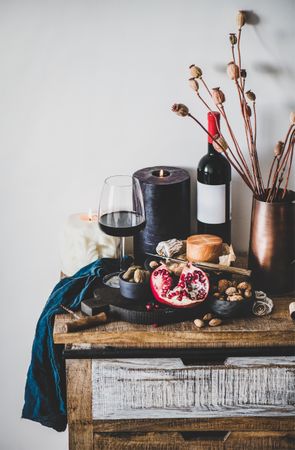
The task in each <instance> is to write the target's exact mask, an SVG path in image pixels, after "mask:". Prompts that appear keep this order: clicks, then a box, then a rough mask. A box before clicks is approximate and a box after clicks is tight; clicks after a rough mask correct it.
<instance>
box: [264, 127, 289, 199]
mask: <svg viewBox="0 0 295 450" xmlns="http://www.w3.org/2000/svg"><path fill="white" fill-rule="evenodd" d="M294 133H295V129H294V124H291V125H290V126H289V129H288V131H287V134H286V138H285V141H284V147H283V150H282V153H281V155H280V158H279V160H278V162H277V168H276V170H275V172H274V175H273V180H272V186H271V188H270V190H269V191H268V195H267V199H266V201H274V199H275V198H276V194H277V192H278V190H279V187H280V185H281V183H282V181H283V176H284V173H285V166H286V164H287V161H288V156H289V152H290V151H291V149H292V148H294ZM288 141H289V142H288ZM286 149H287V150H286ZM280 172H281V175H280ZM279 175H280V176H279ZM278 180H279V181H278ZM277 181H278V186H277ZM288 181H289V179H288Z"/></svg>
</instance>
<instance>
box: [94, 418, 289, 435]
mask: <svg viewBox="0 0 295 450" xmlns="http://www.w3.org/2000/svg"><path fill="white" fill-rule="evenodd" d="M93 430H94V432H96V433H112V432H113V433H114V432H116V433H120V432H124V431H129V432H137V431H139V432H144V431H146V432H147V431H154V432H156V431H166V432H168V431H228V430H231V431H251V432H255V431H264V432H269V431H274V430H276V431H282V432H290V431H295V420H294V416H283V417H282V416H281V417H280V416H276V417H264V416H254V417H253V416H252V417H209V418H208V417H196V418H193V419H158V418H157V419H137V420H127V419H123V420H95V421H94V422H93Z"/></svg>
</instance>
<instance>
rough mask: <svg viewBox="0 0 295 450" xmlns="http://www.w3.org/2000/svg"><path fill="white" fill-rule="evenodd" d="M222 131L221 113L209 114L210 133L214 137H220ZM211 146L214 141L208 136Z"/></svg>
mask: <svg viewBox="0 0 295 450" xmlns="http://www.w3.org/2000/svg"><path fill="white" fill-rule="evenodd" d="M218 130H220V113H219V112H218V111H213V112H208V132H209V133H210V134H211V135H212V136H213V137H214V136H215V135H216V134H218V135H219V131H218ZM208 142H209V144H212V139H211V137H210V136H208Z"/></svg>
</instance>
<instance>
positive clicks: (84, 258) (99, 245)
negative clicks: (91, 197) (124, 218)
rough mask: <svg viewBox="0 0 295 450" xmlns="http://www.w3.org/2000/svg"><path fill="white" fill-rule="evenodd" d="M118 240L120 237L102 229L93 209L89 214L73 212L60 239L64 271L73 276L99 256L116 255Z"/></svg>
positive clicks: (62, 268)
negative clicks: (108, 233)
mask: <svg viewBox="0 0 295 450" xmlns="http://www.w3.org/2000/svg"><path fill="white" fill-rule="evenodd" d="M118 242H119V240H118V238H114V237H112V236H108V235H106V234H105V233H103V232H102V231H101V230H100V228H99V226H98V217H97V215H96V214H92V212H91V210H89V212H88V214H87V213H77V214H72V215H71V216H69V217H68V219H67V221H66V223H65V225H64V228H63V231H62V234H61V239H60V257H61V270H62V272H63V273H64V274H66V275H68V276H71V275H73V274H74V273H75V272H77V270H79V269H81V267H84V266H86V265H87V264H90V263H91V262H93V261H95V260H96V259H98V258H102V257H107V258H114V257H116V255H117V249H118Z"/></svg>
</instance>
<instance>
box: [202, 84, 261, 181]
mask: <svg viewBox="0 0 295 450" xmlns="http://www.w3.org/2000/svg"><path fill="white" fill-rule="evenodd" d="M196 94H197V96H198V97H199V99H200V100H201V102H202V103H203V104H204V105H205V106H206V108H207V109H208V110H209V111H210V112H211V113H213V111H212V109H211V108H210V106H209V105H208V103H207V102H206V101H205V100H204V99H203V97H202V96H201V95H200V93H199V92H197V93H196ZM218 109H219V108H218ZM220 112H221V114H222V111H220ZM223 112H224V111H223ZM215 122H216V128H217V130H218V133H219V135H220V136H221V137H223V138H224V136H223V134H222V133H221V131H220V127H219V125H218V121H217V119H216V118H215ZM227 122H228V121H227ZM231 136H232V135H231ZM232 139H233V137H232ZM233 141H234V144H235V140H234V139H233ZM235 146H236V144H235ZM228 150H229V152H230V154H231V156H232V158H233V159H234V160H235V162H236V164H237V165H238V166H239V169H240V170H241V172H243V173H244V176H245V177H247V178H248V181H249V183H250V184H251V185H252V184H253V180H252V179H251V174H250V172H249V169H248V166H247V164H246V167H242V165H241V163H240V162H239V160H238V159H237V158H236V156H235V154H234V153H233V151H232V149H231V148H230V146H228ZM236 150H237V148H236ZM242 163H243V161H242ZM245 170H246V172H245Z"/></svg>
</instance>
